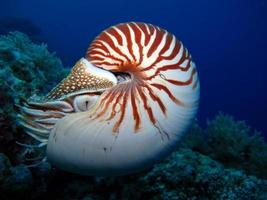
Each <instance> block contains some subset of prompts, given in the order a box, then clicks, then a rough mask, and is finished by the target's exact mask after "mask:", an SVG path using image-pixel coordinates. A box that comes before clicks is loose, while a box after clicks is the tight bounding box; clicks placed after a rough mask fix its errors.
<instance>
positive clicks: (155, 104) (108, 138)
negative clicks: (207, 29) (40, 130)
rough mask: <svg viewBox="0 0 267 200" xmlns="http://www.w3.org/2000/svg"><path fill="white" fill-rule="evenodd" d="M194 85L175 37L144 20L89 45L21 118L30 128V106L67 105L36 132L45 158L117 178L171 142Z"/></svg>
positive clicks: (191, 104)
mask: <svg viewBox="0 0 267 200" xmlns="http://www.w3.org/2000/svg"><path fill="white" fill-rule="evenodd" d="M83 83H84V84H83ZM72 86H73V87H72ZM67 88H68V89H67ZM199 88H200V87H199V80H198V76H197V72H196V67H195V64H194V62H193V61H192V58H191V55H190V54H189V53H188V51H187V49H186V48H185V47H184V46H183V44H182V43H181V42H180V41H178V40H177V39H176V38H175V36H174V35H172V34H170V33H168V32H167V31H166V30H163V29H161V28H159V27H157V26H153V25H150V24H145V23H134V22H131V23H124V24H118V25H116V26H112V27H110V28H108V29H107V30H105V31H103V32H102V33H101V34H100V35H99V36H98V37H97V38H96V39H95V40H94V41H93V42H92V44H91V46H90V48H89V49H88V51H87V53H86V58H85V59H81V60H80V61H79V62H78V64H76V66H75V67H74V68H73V70H72V72H71V74H70V75H69V76H68V77H67V78H66V79H64V80H63V81H62V82H61V83H60V84H59V85H58V86H57V87H56V88H55V89H54V90H52V91H51V92H50V94H48V96H47V98H46V99H45V100H44V102H42V103H39V104H38V103H29V102H28V103H26V104H25V105H24V111H23V113H24V114H23V115H22V117H21V118H22V119H23V121H24V126H25V127H28V128H29V127H30V128H31V127H32V124H34V123H35V122H34V123H33V122H32V120H29V117H28V116H29V110H31V109H32V110H35V111H36V109H37V110H38V106H39V107H46V108H47V109H50V110H49V111H48V112H52V111H51V106H50V108H49V106H47V104H49V105H50V104H53V106H52V107H53V109H55V108H57V110H60V109H59V108H60V106H56V105H55V103H57V104H60V105H61V104H62V105H63V104H66V105H68V106H67V107H68V108H69V111H68V113H67V112H64V111H63V110H62V109H61V110H60V112H61V113H64V116H63V117H58V118H57V120H56V121H55V122H54V124H52V126H51V128H50V129H49V130H48V131H47V132H46V136H45V137H44V138H42V137H41V136H42V134H39V136H38V137H41V138H39V139H44V140H45V139H47V140H46V141H45V142H47V157H48V160H50V161H51V162H52V163H53V164H55V165H56V166H58V167H60V168H63V169H65V170H69V171H72V172H77V173H80V174H87V175H122V174H127V173H131V172H135V171H138V170H141V169H143V168H146V167H148V166H151V165H152V164H153V163H154V162H156V161H158V160H159V159H161V158H163V157H165V156H166V155H168V154H169V153H170V152H171V151H172V150H173V149H174V148H175V147H176V145H177V142H178V141H179V139H180V137H181V136H182V134H183V133H184V132H185V131H186V128H187V127H188V126H189V124H190V123H191V120H192V119H193V118H194V116H195V114H196V111H197V108H198V101H199ZM86 102H87V103H86ZM88 102H89V104H90V106H89V107H88V106H86V105H87V104H88ZM37 104H38V105H37ZM66 105H65V107H66ZM61 107H62V106H61ZM53 109H52V110H53ZM39 110H40V109H39ZM53 112H55V110H54V111H53ZM46 118H47V119H50V118H49V117H46ZM38 123H39V122H38ZM39 125H40V124H36V123H35V126H39ZM30 134H31V135H36V134H35V133H33V132H32V131H31V133H30ZM40 135H41V136H40ZM47 136H48V138H47ZM43 142H44V141H43Z"/></svg>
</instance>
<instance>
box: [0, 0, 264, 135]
mask: <svg viewBox="0 0 267 200" xmlns="http://www.w3.org/2000/svg"><path fill="white" fill-rule="evenodd" d="M1 16H18V17H26V18H30V19H31V20H33V21H34V23H35V24H37V25H38V26H40V27H41V28H42V31H43V32H42V36H43V38H44V39H45V41H46V42H47V43H48V45H49V48H50V50H52V51H55V52H56V54H57V55H58V56H59V57H60V58H61V59H62V61H63V63H64V65H65V66H72V65H73V64H74V63H75V61H77V59H79V58H80V57H82V56H83V55H84V53H85V51H86V49H87V47H88V45H89V44H90V42H91V41H92V40H93V39H94V37H95V36H96V35H97V34H99V33H100V32H101V31H102V30H104V29H105V28H107V27H109V26H111V25H114V24H117V23H120V22H127V21H143V22H149V23H152V24H155V25H158V26H161V27H162V28H165V29H167V30H168V31H170V32H172V33H174V34H175V35H176V36H177V37H178V38H179V39H180V40H181V41H182V42H183V43H184V44H185V46H186V47H187V48H188V49H189V51H190V52H191V54H192V56H193V59H194V61H195V62H196V64H197V67H198V71H199V75H200V80H201V105H200V110H199V114H198V117H199V119H200V121H201V122H202V123H204V122H205V121H206V119H207V118H212V117H213V116H214V115H215V114H216V113H218V111H224V112H226V113H229V114H232V115H234V116H235V117H236V118H237V119H244V120H246V121H247V122H248V124H250V125H251V126H253V127H255V128H256V129H258V130H261V131H263V132H265V133H267V117H266V115H267V113H266V111H267V94H266V93H267V89H266V88H267V28H266V27H267V1H266V0H221V1H219V0H218V1H211V0H201V1H200V0H164V1H156V0H154V1H145V0H138V1H127V0H120V1H90V0H72V1H70V0H64V1H63V0H62V1H55V0H46V1H45V0H43V1H37V0H27V1H26V0H8V1H7V0H6V1H5V2H4V1H3V0H0V17H1Z"/></svg>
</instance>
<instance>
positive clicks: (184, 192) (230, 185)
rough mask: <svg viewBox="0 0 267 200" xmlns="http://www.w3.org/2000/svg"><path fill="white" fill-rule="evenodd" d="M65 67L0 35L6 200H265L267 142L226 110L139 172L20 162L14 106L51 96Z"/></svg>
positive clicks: (19, 37) (1, 165)
mask: <svg viewBox="0 0 267 200" xmlns="http://www.w3.org/2000/svg"><path fill="white" fill-rule="evenodd" d="M55 69H56V70H55ZM67 72H68V70H67V69H64V68H63V66H62V64H61V62H60V60H59V59H58V58H56V57H55V56H54V54H51V53H49V52H48V50H47V48H46V46H45V45H36V44H34V43H32V42H31V41H30V39H29V38H28V37H27V36H26V35H24V34H22V33H19V32H13V33H10V34H9V35H7V36H1V37H0V92H1V95H0V104H1V108H0V152H2V153H0V199H1V200H5V199H49V198H50V199H83V200H89V199H101V200H102V199H111V200H112V199H154V200H157V199H166V200H167V199H179V200H183V199H230V200H231V199H242V200H246V199H257V200H258V199H259V200H260V199H267V180H264V179H263V178H267V167H266V166H267V144H266V143H265V142H264V139H263V137H262V136H261V135H260V133H259V132H252V131H251V129H250V128H249V127H248V126H247V125H246V124H245V123H244V122H242V121H235V120H234V119H233V117H231V116H229V115H225V114H223V113H220V114H219V115H218V116H216V117H215V118H214V119H213V120H211V121H209V122H208V124H207V128H206V129H203V128H202V127H200V126H199V125H198V123H197V121H196V122H195V123H194V124H193V126H192V128H191V129H190V130H189V131H188V134H186V136H185V137H184V139H183V141H182V142H181V145H180V147H179V148H178V149H177V150H176V151H175V152H174V153H173V154H172V155H171V156H169V157H168V158H167V159H166V160H164V161H162V162H160V163H158V164H156V165H154V166H153V167H152V168H151V169H147V170H145V171H143V172H140V173H138V174H133V175H129V176H123V177H87V176H80V175H76V174H71V173H68V172H64V171H61V170H58V169H56V168H53V166H51V165H50V164H49V163H47V162H42V163H40V165H37V166H35V167H32V168H29V167H27V166H26V165H24V164H22V161H23V160H19V158H20V156H19V155H21V153H22V151H21V149H19V148H18V145H16V143H15V141H17V140H19V141H25V140H27V139H29V138H28V137H27V136H26V135H25V134H23V132H22V131H23V130H21V129H20V128H19V127H17V124H16V108H15V106H14V105H15V104H17V103H18V102H19V100H20V99H21V98H29V97H32V96H33V95H34V94H36V93H39V94H38V95H42V94H46V93H47V92H48V91H49V90H50V89H51V88H52V87H53V86H54V85H55V84H56V83H58V82H59V81H60V80H61V79H62V78H63V77H65V75H66V73H67ZM32 98H34V97H32ZM250 175H255V176H250Z"/></svg>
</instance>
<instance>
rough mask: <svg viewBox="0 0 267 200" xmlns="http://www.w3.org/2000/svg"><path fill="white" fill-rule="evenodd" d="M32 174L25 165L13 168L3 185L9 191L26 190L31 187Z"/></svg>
mask: <svg viewBox="0 0 267 200" xmlns="http://www.w3.org/2000/svg"><path fill="white" fill-rule="evenodd" d="M31 186H32V174H31V171H30V170H29V168H28V167H27V166H25V165H18V166H15V167H12V168H11V175H10V176H9V177H7V178H6V180H5V182H4V184H3V185H2V187H3V188H4V190H6V191H8V192H11V193H13V192H25V191H28V190H30V189H31Z"/></svg>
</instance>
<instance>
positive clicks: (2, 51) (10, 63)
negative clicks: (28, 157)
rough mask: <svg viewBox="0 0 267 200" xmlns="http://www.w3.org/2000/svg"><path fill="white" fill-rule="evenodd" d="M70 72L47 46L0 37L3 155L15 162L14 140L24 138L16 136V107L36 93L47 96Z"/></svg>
mask: <svg viewBox="0 0 267 200" xmlns="http://www.w3.org/2000/svg"><path fill="white" fill-rule="evenodd" d="M55 69H56V70H55ZM67 71H68V70H67V69H64V68H63V66H62V63H61V61H60V60H59V59H58V58H57V57H55V55H54V54H51V53H50V52H49V51H48V50H47V47H46V45H44V44H42V45H36V44H34V43H32V42H31V40H30V39H29V38H28V36H26V35H25V34H23V33H20V32H12V33H10V34H9V35H7V36H1V37H0V93H1V96H0V104H1V108H0V144H1V145H0V151H1V152H4V153H6V154H8V156H9V157H10V158H12V160H13V158H14V157H15V155H16V153H17V145H14V144H15V140H16V139H19V138H20V137H22V136H21V135H22V134H17V132H18V130H17V129H18V127H17V126H16V111H15V106H14V105H15V104H17V103H18V102H19V100H20V99H23V98H29V97H31V96H33V95H34V94H36V93H39V94H45V93H47V92H48V91H49V90H50V89H51V88H52V87H53V86H54V85H55V84H56V83H58V82H59V81H60V80H61V79H62V78H63V77H64V76H65V74H66V72H67ZM11 154H12V155H11Z"/></svg>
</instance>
